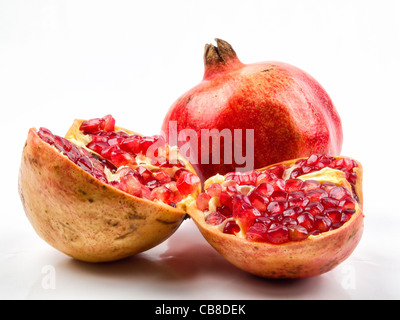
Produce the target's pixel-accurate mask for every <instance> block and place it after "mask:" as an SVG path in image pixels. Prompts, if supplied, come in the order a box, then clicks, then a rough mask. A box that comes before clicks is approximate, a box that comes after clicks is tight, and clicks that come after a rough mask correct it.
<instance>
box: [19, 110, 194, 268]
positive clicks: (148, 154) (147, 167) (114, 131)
mask: <svg viewBox="0 0 400 320" xmlns="http://www.w3.org/2000/svg"><path fill="white" fill-rule="evenodd" d="M200 190H201V188H200V179H199V178H198V177H197V176H196V174H195V172H194V170H193V168H192V166H191V165H190V164H189V163H188V162H187V161H186V160H185V159H184V158H183V157H181V156H180V155H179V153H178V152H177V149H176V148H170V147H169V146H168V145H167V144H166V143H165V141H164V140H163V139H162V137H160V136H152V137H145V136H141V135H139V134H136V133H134V132H132V131H129V130H126V129H123V128H119V127H116V126H115V120H114V118H113V117H112V116H111V115H108V116H105V117H103V118H96V119H92V120H87V121H83V120H75V122H74V123H73V125H72V127H71V128H70V129H69V131H68V133H67V135H66V137H65V138H63V137H60V136H57V135H54V134H53V133H52V132H51V131H50V130H48V129H46V128H40V129H39V130H38V131H36V130H35V129H30V130H29V134H28V138H27V142H26V144H25V147H24V151H23V156H22V163H21V168H20V176H19V192H20V196H21V199H22V202H23V205H24V209H25V212H26V214H27V216H28V218H29V220H30V222H31V223H32V225H33V227H34V229H35V230H36V231H37V233H38V234H39V235H40V236H41V237H42V238H43V239H44V240H46V241H47V242H48V243H49V244H50V245H52V246H53V247H55V248H57V249H58V250H60V251H62V252H64V253H66V254H68V255H70V256H72V257H74V258H76V259H79V260H84V261H92V262H100V261H111V260H117V259H121V258H124V257H126V256H129V255H133V254H136V253H138V252H142V251H144V250H147V249H149V248H151V247H154V246H155V245H157V244H159V243H160V242H162V241H163V240H165V239H166V238H168V237H169V236H170V235H171V234H172V233H173V232H174V231H175V230H176V229H177V228H178V227H179V225H180V224H181V222H182V221H183V219H184V217H185V215H186V202H187V201H188V199H192V198H193V197H195V196H196V195H197V194H198V192H199V191H200Z"/></svg>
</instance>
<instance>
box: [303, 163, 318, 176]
mask: <svg viewBox="0 0 400 320" xmlns="http://www.w3.org/2000/svg"><path fill="white" fill-rule="evenodd" d="M301 171H302V172H303V174H307V173H310V172H313V171H315V168H314V167H313V166H309V165H307V164H306V165H304V166H302V167H301Z"/></svg>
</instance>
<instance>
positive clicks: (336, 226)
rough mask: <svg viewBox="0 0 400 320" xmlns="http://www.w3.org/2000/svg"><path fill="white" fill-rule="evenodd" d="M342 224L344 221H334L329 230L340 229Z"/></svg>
mask: <svg viewBox="0 0 400 320" xmlns="http://www.w3.org/2000/svg"><path fill="white" fill-rule="evenodd" d="M342 225H343V223H342V222H336V223H332V225H331V227H330V229H329V230H335V229H338V228H340V227H341V226H342Z"/></svg>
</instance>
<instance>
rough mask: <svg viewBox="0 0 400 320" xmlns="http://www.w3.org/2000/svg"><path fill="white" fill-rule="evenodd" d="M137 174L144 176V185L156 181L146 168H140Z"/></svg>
mask: <svg viewBox="0 0 400 320" xmlns="http://www.w3.org/2000/svg"><path fill="white" fill-rule="evenodd" d="M137 172H138V173H139V174H140V175H141V176H142V179H143V180H142V181H143V183H145V184H146V183H147V182H149V181H152V180H154V177H153V174H152V173H151V171H150V170H148V169H146V168H145V167H142V166H139V167H138V168H137Z"/></svg>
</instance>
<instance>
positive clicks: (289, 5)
mask: <svg viewBox="0 0 400 320" xmlns="http://www.w3.org/2000/svg"><path fill="white" fill-rule="evenodd" d="M399 21H400V2H399V1H397V0H385V1H366V0H350V1H348V0H347V1H345V0H339V1H319V0H305V1H295V0H293V1H290V0H285V1H282V0H269V1H257V0H255V1H245V2H243V1H234V0H229V1H209V0H204V1H173V0H171V1H151V2H146V1H112V2H111V1H110V2H108V1H90V0H82V1H73V0H71V1H64V0H38V1H28V0H26V1H13V0H3V1H0V108H1V125H0V135H1V140H0V141H1V145H0V150H1V157H0V168H1V177H2V179H1V183H0V197H1V207H0V208H1V209H0V218H1V219H0V298H3V299H4V298H9V299H70V298H77V299H85V298H89V299H104V298H107V299H108V298H109V299H117V298H118V299H399V298H400V276H399V271H400V232H399V230H398V229H399V226H400V218H399V216H400V209H399V205H398V199H399V187H398V185H399V181H400V171H399V170H398V167H399V165H398V164H397V162H398V159H400V148H399V147H398V146H399V120H398V119H399V111H398V110H400V105H399V97H398V96H399V94H398V92H399V74H400V59H399V57H400V22H399ZM215 37H219V38H222V39H224V40H227V41H228V42H230V43H231V44H232V45H233V47H234V49H235V50H236V52H237V54H238V56H239V58H240V59H241V60H242V62H244V63H250V62H257V61H263V60H264V61H265V60H279V61H283V62H287V63H291V64H294V65H296V66H298V67H300V68H302V69H303V70H305V71H307V72H308V73H310V74H311V75H312V76H314V77H315V78H316V79H317V80H318V81H319V82H320V83H321V84H322V85H323V87H324V88H325V89H326V90H327V92H328V93H329V95H330V96H331V98H332V100H333V102H334V104H335V106H336V108H337V110H338V112H339V114H340V116H341V118H342V123H343V130H344V143H343V149H342V154H345V155H348V156H351V157H354V158H356V159H358V160H359V161H360V162H361V163H362V164H363V166H364V200H365V204H364V209H365V216H366V217H365V231H364V235H363V238H362V239H361V242H360V244H359V246H358V247H357V248H356V250H355V251H354V253H353V254H352V255H351V256H350V258H349V259H347V260H346V261H345V262H344V263H342V264H341V265H340V266H338V267H337V268H336V269H334V270H332V271H331V272H328V273H326V274H324V275H321V276H318V277H314V278H310V279H303V280H290V281H271V280H265V279H260V278H257V277H255V276H252V275H249V274H246V273H245V272H242V271H241V270H238V269H237V268H235V267H234V266H232V265H231V264H229V263H228V262H226V261H225V260H224V259H223V258H221V257H220V256H219V255H218V254H217V253H216V252H215V251H214V249H213V248H211V247H210V246H209V245H208V243H207V242H206V241H205V240H204V239H203V237H202V236H201V234H200V232H199V231H198V230H197V228H196V226H194V224H193V222H192V221H191V220H187V221H185V222H184V223H183V225H182V226H181V228H180V229H179V230H178V231H177V232H176V233H175V234H174V235H173V236H172V237H171V238H170V239H169V240H167V241H166V242H164V243H163V244H161V245H159V246H157V247H155V248H153V249H151V250H149V251H147V252H145V253H142V254H140V255H138V256H136V257H132V258H129V259H125V260H123V261H119V262H115V263H107V264H96V265H92V264H86V263H82V262H77V261H74V260H72V259H70V258H69V257H66V256H65V255H63V254H62V253H60V252H58V251H56V250H55V249H53V248H51V247H50V246H48V245H47V244H46V243H44V242H43V241H42V240H41V239H40V238H39V237H38V236H37V235H36V234H35V232H34V231H33V229H32V227H31V226H30V225H29V222H28V221H27V219H26V217H25V215H24V212H23V208H22V205H21V202H20V199H19V196H18V191H17V190H18V187H17V176H18V168H19V163H20V156H21V152H22V148H23V145H24V142H25V139H26V135H27V132H28V129H29V128H30V127H36V128H38V127H40V126H44V127H47V128H49V129H51V130H52V131H53V132H54V133H55V134H58V135H63V134H64V133H65V132H66V130H67V129H68V128H69V126H70V124H71V123H72V120H73V119H74V118H93V117H101V116H104V115H106V114H108V113H111V114H112V115H113V116H114V117H115V118H116V120H117V124H118V125H120V126H122V127H126V128H129V129H132V130H134V131H137V132H140V133H143V134H146V135H152V134H157V133H158V132H159V130H160V127H161V123H162V120H163V118H164V115H165V113H166V111H167V109H168V107H169V106H170V105H171V104H172V103H173V101H175V100H176V99H177V98H178V97H179V96H180V95H181V94H182V93H183V92H185V91H187V90H188V89H189V88H191V87H192V86H194V85H195V84H196V83H198V82H199V81H200V80H201V79H202V76H203V62H202V56H203V49H204V44H205V43H210V42H213V38H215Z"/></svg>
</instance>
